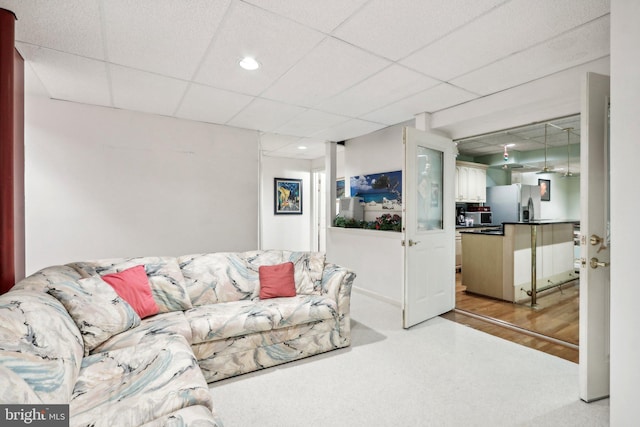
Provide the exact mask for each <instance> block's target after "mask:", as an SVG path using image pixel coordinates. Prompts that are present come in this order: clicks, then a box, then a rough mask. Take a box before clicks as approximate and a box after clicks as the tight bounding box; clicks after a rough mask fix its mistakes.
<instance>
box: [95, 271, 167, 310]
mask: <svg viewBox="0 0 640 427" xmlns="http://www.w3.org/2000/svg"><path fill="white" fill-rule="evenodd" d="M102 280H104V281H105V282H107V283H108V284H109V285H111V287H112V288H113V289H114V290H115V291H116V293H117V294H118V295H120V297H121V298H122V299H124V300H125V301H126V302H128V303H129V305H130V306H131V307H132V308H133V309H134V310H135V311H136V313H138V316H140V318H141V319H144V318H145V317H149V316H153V315H154V314H158V305H157V304H156V302H155V301H154V299H153V294H152V293H151V286H150V285H149V279H148V278H147V273H146V272H145V269H144V266H142V265H136V266H135V267H131V268H127V269H126V270H122V271H121V272H120V273H111V274H105V275H104V276H102Z"/></svg>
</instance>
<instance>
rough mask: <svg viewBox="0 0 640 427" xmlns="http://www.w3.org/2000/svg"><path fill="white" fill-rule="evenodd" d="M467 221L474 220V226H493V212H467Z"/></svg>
mask: <svg viewBox="0 0 640 427" xmlns="http://www.w3.org/2000/svg"><path fill="white" fill-rule="evenodd" d="M464 216H465V218H466V219H472V220H473V225H483V224H492V223H493V221H492V219H493V218H492V216H491V212H465V214H464Z"/></svg>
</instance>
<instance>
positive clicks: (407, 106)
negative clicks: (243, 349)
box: [361, 83, 478, 125]
mask: <svg viewBox="0 0 640 427" xmlns="http://www.w3.org/2000/svg"><path fill="white" fill-rule="evenodd" d="M477 97H478V95H476V94H473V93H470V92H467V91H466V90H463V89H460V88H457V87H455V86H452V85H450V84H447V83H443V84H439V85H438V86H435V87H433V88H431V89H427V90H425V91H422V92H420V93H418V94H415V95H411V96H408V97H406V98H404V99H402V100H400V101H397V102H394V103H393V104H390V105H388V106H386V107H383V108H380V109H378V110H376V111H372V112H371V113H368V114H364V115H363V116H361V118H362V119H365V120H371V121H374V122H379V123H386V124H388V125H392V124H396V123H400V122H403V121H405V120H409V119H412V118H414V117H415V115H416V114H419V113H423V112H429V113H432V112H435V111H439V110H442V109H444V108H448V107H452V106H454V105H458V104H461V103H463V102H466V101H470V100H472V99H475V98H477Z"/></svg>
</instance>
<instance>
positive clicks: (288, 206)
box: [273, 178, 302, 215]
mask: <svg viewBox="0 0 640 427" xmlns="http://www.w3.org/2000/svg"><path fill="white" fill-rule="evenodd" d="M273 189H274V194H273V213H274V214H275V215H302V180H301V179H293V178H274V179H273Z"/></svg>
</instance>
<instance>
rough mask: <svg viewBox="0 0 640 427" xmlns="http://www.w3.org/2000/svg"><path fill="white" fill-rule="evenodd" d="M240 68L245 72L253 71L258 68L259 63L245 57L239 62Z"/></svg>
mask: <svg viewBox="0 0 640 427" xmlns="http://www.w3.org/2000/svg"><path fill="white" fill-rule="evenodd" d="M240 66H241V67H242V68H244V69H245V70H247V71H254V70H257V69H258V68H260V63H259V62H258V61H256V60H255V58H252V57H250V56H245V57H244V58H242V60H240Z"/></svg>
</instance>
